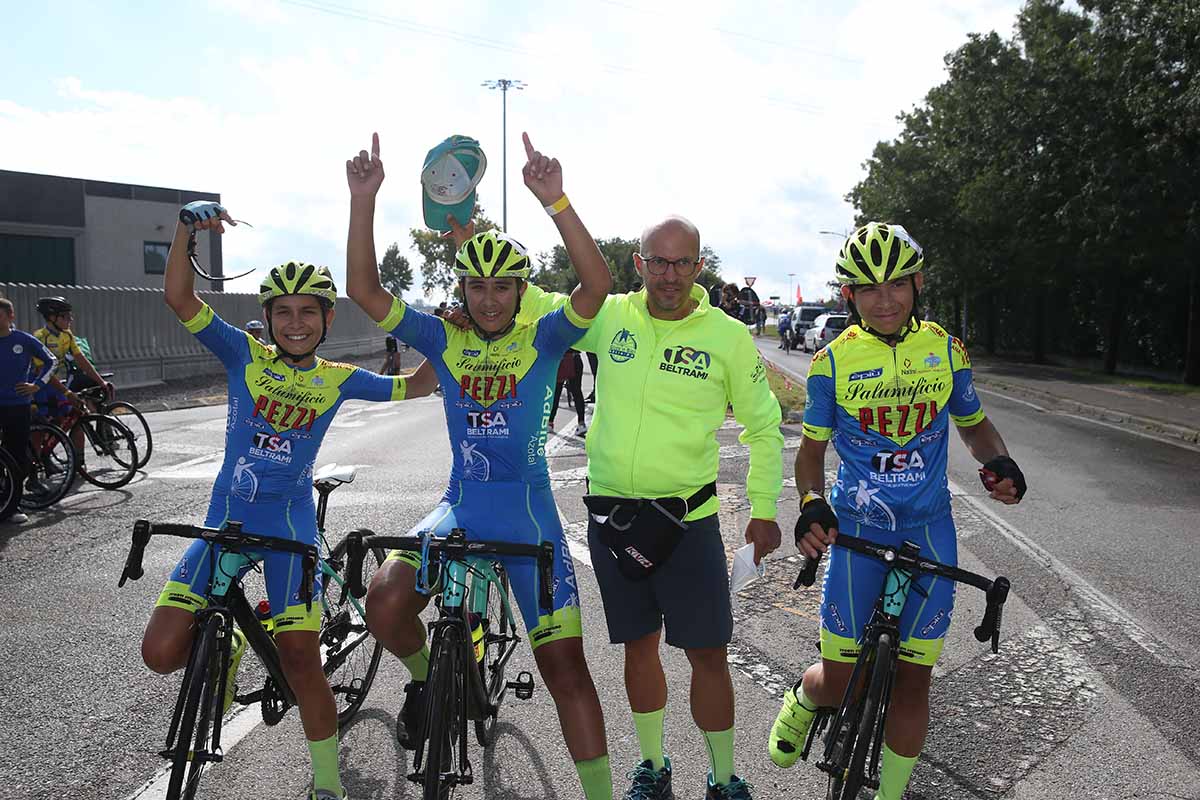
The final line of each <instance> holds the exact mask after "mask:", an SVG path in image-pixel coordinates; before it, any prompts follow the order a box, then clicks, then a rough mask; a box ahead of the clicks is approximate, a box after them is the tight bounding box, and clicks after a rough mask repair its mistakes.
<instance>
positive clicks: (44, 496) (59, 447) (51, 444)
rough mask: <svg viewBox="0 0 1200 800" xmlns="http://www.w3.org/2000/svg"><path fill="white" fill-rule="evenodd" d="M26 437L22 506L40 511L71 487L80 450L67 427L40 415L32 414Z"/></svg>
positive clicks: (58, 498) (60, 497) (61, 496)
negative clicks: (26, 463)
mask: <svg viewBox="0 0 1200 800" xmlns="http://www.w3.org/2000/svg"><path fill="white" fill-rule="evenodd" d="M28 441H29V443H28V445H27V447H28V461H29V474H28V475H27V476H26V481H25V493H24V494H23V495H22V496H21V508H23V509H25V510H26V511H40V510H41V509H43V508H49V507H50V506H52V505H54V504H55V503H57V502H58V501H59V500H61V499H63V497H65V496H66V494H67V492H69V491H71V487H72V486H73V485H74V483H75V475H76V474H77V472H78V465H79V451H77V450H76V449H75V445H74V444H72V443H71V437H70V436H68V435H67V432H66V431H64V430H63V429H62V428H60V427H58V426H57V425H55V424H53V423H52V422H49V421H48V420H46V419H44V418H41V417H36V418H34V421H33V423H32V424H31V425H30V426H29V440H28Z"/></svg>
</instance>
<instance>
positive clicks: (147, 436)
mask: <svg viewBox="0 0 1200 800" xmlns="http://www.w3.org/2000/svg"><path fill="white" fill-rule="evenodd" d="M102 413H104V414H107V415H109V416H110V417H116V418H117V419H119V420H120V421H121V422H124V423H125V427H127V428H129V430H130V432H132V433H133V440H134V444H136V445H137V451H138V462H137V468H138V469H145V468H146V465H147V464H149V463H150V453H152V452H153V451H154V437H153V435H152V434H151V433H150V423H148V422H146V418H145V417H143V416H142V412H141V411H138V410H137V407H136V406H134V405H132V404H131V403H126V402H125V401H124V400H116V401H113V402H111V403H108V404H107V405H105V406H104V407H103V412H102ZM127 417H128V418H131V419H132V420H136V421H137V424H136V425H134V424H132V421H129V422H127V421H126V419H125V418H127Z"/></svg>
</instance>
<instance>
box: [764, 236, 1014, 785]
mask: <svg viewBox="0 0 1200 800" xmlns="http://www.w3.org/2000/svg"><path fill="white" fill-rule="evenodd" d="M924 263H925V261H924V255H923V253H922V250H921V247H920V246H919V245H918V244H917V243H916V242H915V241H914V240H913V239H912V237H911V236H910V235H909V234H908V232H907V231H905V230H904V228H902V227H901V226H899V225H888V224H883V223H877V222H872V223H869V224H867V225H864V226H863V227H861V228H859V229H858V230H857V231H855V232H854V233H853V234H851V235H850V237H849V238H847V239H846V241H845V244H843V246H842V249H841V251H840V252H839V254H838V257H837V279H838V281H839V282H840V283H841V284H842V297H844V298H845V299H846V301H847V303H848V305H849V308H850V315H851V316H850V319H851V322H852V323H853V324H851V325H850V327H848V328H847V329H846V330H845V331H843V332H842V334H841V335H840V336H838V337H837V338H836V339H835V340H833V341H832V342H830V343H829V345H827V346H826V347H824V348H823V349H821V350H820V351H818V352H817V354H816V355H814V356H813V359H812V365H811V367H810V368H809V373H808V386H807V388H808V401H807V405H806V407H805V410H804V436H803V439H802V440H801V444H800V448H799V450H798V451H797V453H796V490H797V491H798V492H799V493H800V494H801V496H802V498H803V499H802V500H801V513H800V518H799V520H797V522H796V545H797V547H799V548H800V550H801V551H802V552H803V553H804V554H805V555H806V556H809V557H815V556H816V555H817V554H818V553H825V552H826V551H829V564H828V566H827V568H826V572H825V583H824V587H823V589H822V596H821V628H820V636H821V661H820V662H819V663H817V664H814V665H812V666H811V667H809V668H808V670H807V671H806V672H805V673H804V675H803V676H802V678H801V680H800V681H798V682H797V683H796V685H795V686H794V687H793V688H792V689H790V690H788V692H787V693H786V694H785V696H784V703H783V708H782V709H781V710H780V712H779V715H778V716H777V717H776V720H775V725H774V727H773V728H772V730H771V737H770V742H769V749H770V754H771V759H772V760H773V761H774V762H775V763H776V764H778V765H779V766H781V767H790V766H792V765H793V764H794V763H796V759H797V758H799V755H800V750H801V749H802V748H803V745H804V739H805V736H806V734H807V732H808V728H809V726H810V725H811V723H812V719H813V716H814V713H815V712H816V710H817V709H818V708H819V707H822V706H824V707H831V706H837V705H838V703H839V702H840V701H841V699H842V695H843V694H844V692H845V689H846V684H847V683H848V682H849V679H850V672H851V670H852V669H853V666H854V662H855V660H856V659H857V657H858V652H859V645H858V642H859V639H860V637H861V636H862V633H863V631H864V629H865V627H866V623H867V621H868V618H869V617H870V614H871V609H872V607H873V605H874V602H875V600H876V598H877V597H878V594H879V586H880V585H881V583H882V581H883V576H884V574H885V572H886V571H887V567H886V565H884V564H883V563H881V562H879V561H876V560H873V559H871V558H868V557H866V556H861V555H859V554H857V553H850V552H848V551H846V550H844V549H841V548H837V547H834V548H830V547H829V546H830V545H831V544H832V543H833V542H834V540H835V539H836V538H837V537H838V536H839V535H840V536H862V537H864V538H867V539H870V540H872V541H877V542H882V543H892V544H895V545H896V546H899V545H900V543H901V542H903V541H904V540H906V539H907V540H911V541H913V542H917V543H918V544H920V546H921V548H922V550H923V551H927V552H929V553H930V555H931V556H932V557H933V558H935V559H937V560H938V561H941V562H944V563H947V564H955V563H956V562H957V553H958V548H957V541H956V536H955V531H954V522H953V520H952V519H951V516H950V492H949V490H948V488H947V478H946V450H947V444H948V442H947V440H948V434H949V430H950V421H951V420H953V421H954V425H955V428H956V429H957V431H958V434H959V436H960V438H962V440H963V442H964V443H965V444H966V446H967V449H968V450H970V452H971V455H972V456H974V457H975V459H976V460H977V461H979V462H980V463H981V464H983V465H984V471H986V472H987V473H988V479H987V480H985V486H988V489H989V492H990V494H991V497H992V498H993V499H995V500H997V501H999V502H1002V503H1007V504H1013V503H1018V502H1020V500H1021V497H1022V496H1023V495H1024V494H1025V478H1024V476H1023V475H1022V474H1021V470H1020V469H1019V468H1018V467H1017V465H1016V462H1014V461H1013V460H1012V459H1011V458H1010V457H1009V455H1008V450H1007V449H1006V448H1005V446H1004V442H1003V440H1002V439H1001V438H1000V433H999V432H998V431H997V430H996V428H995V426H993V425H992V423H991V421H990V420H988V418H987V417H986V416H984V413H983V408H982V406H981V405H980V402H979V397H978V396H977V395H976V393H975V386H974V384H973V383H972V380H971V359H970V358H969V357H968V356H967V351H966V349H965V348H964V347H963V344H962V342H960V341H959V340H958V339H956V338H954V337H953V336H950V335H948V334H947V333H946V332H945V331H944V330H942V328H940V327H939V326H937V325H935V324H934V323H932V322H924V321H921V320H920V319H919V317H918V311H917V300H918V297H919V293H920V290H921V286H922V282H923V276H922V275H921V268H922V267H923V266H924ZM830 439H832V440H833V443H834V448H835V449H836V450H837V453H838V455H839V456H840V457H841V462H842V463H841V466H840V467H839V469H838V477H837V481H836V483H835V484H834V487H833V493H832V495H831V496H830V501H829V502H827V501H826V500H825V498H824V497H823V496H822V492H823V491H824V488H825V449H826V446H827V445H828V443H829V441H830ZM981 474H983V473H981ZM993 478H994V480H993ZM917 583H919V584H920V587H919V589H920V591H919V594H920V595H921V597H922V602H920V603H909V604H908V605H907V606H906V607H905V609H904V614H903V616H902V617H901V619H900V630H901V635H902V636H904V637H905V638H904V640H903V641H902V642H901V643H900V662H899V666H898V668H897V671H896V678H895V680H896V683H895V688H894V690H893V693H892V701H891V707H890V710H889V712H888V716H887V728H886V731H885V737H884V739H885V742H884V748H883V759H882V762H881V764H880V775H879V793H878V794H877V795H876V800H900V797H901V796H902V795H903V794H904V789H905V787H906V786H907V785H908V781H909V778H910V776H911V774H912V769H913V766H914V764H915V763H916V760H917V756H918V755H919V754H920V752H921V748H922V747H923V746H924V744H925V734H926V731H927V730H928V726H929V685H930V679H931V676H932V670H933V665H934V663H935V662H936V661H937V659H938V656H939V655H940V654H941V651H942V644H943V642H944V640H945V636H946V632H947V630H948V629H949V626H950V617H951V613H952V611H953V608H954V583H953V582H951V581H948V580H945V579H943V578H936V577H932V576H925V577H922V578H920V579H918V580H917Z"/></svg>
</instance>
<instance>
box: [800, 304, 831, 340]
mask: <svg viewBox="0 0 1200 800" xmlns="http://www.w3.org/2000/svg"><path fill="white" fill-rule="evenodd" d="M828 313H829V309H827V308H826V307H825V306H819V305H811V306H808V305H802V306H796V307H795V308H794V309H792V334H793V336H794V337H795V338H794V341H795V342H796V345H795V346H797V347H799V346H800V345H801V344H803V343H804V332H805V331H807V330H808V329H809V328H811V327H812V324H813V322H814V321H815V320H816V319H817V317H819V316H821V315H822V314H828Z"/></svg>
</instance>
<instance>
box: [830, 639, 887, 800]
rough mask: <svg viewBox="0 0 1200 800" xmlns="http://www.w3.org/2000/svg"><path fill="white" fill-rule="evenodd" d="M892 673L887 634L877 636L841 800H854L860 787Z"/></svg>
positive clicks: (862, 783)
mask: <svg viewBox="0 0 1200 800" xmlns="http://www.w3.org/2000/svg"><path fill="white" fill-rule="evenodd" d="M891 672H892V637H891V635H890V634H887V633H881V634H879V640H878V641H877V642H876V644H875V665H874V668H873V669H872V670H871V685H870V686H869V687H868V688H867V694H866V697H865V698H863V702H862V714H861V716H859V718H858V736H857V737H856V738H855V741H854V754H853V755H852V756H851V758H850V769H849V771H848V772H847V773H846V781H845V786H844V787H843V788H842V800H856V798H857V797H858V790H859V789H860V788H862V786H863V785H864V780H865V777H866V776H865V774H864V767H865V765H866V763H867V754H868V753H870V751H871V745H872V743H873V742H874V740H875V721H876V719H877V718H878V716H879V713H880V705H881V701H882V700H883V690H884V688H885V687H886V686H887V682H888V677H889V676H890V675H891Z"/></svg>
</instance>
